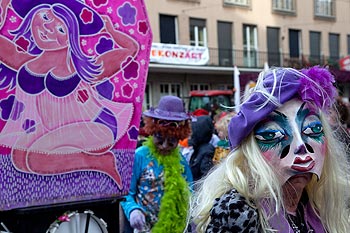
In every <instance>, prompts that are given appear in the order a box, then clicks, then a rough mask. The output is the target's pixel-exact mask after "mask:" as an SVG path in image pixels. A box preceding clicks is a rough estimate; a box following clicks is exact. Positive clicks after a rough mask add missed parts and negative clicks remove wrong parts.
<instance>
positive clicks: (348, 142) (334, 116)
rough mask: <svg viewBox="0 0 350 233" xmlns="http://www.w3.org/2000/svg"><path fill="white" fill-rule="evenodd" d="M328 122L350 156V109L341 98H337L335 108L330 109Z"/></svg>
mask: <svg viewBox="0 0 350 233" xmlns="http://www.w3.org/2000/svg"><path fill="white" fill-rule="evenodd" d="M328 120H329V123H330V126H331V128H332V130H333V133H334V135H335V137H337V138H339V139H340V141H341V142H343V143H344V145H345V147H346V148H347V150H346V151H347V153H348V154H349V153H350V151H349V148H350V136H349V132H348V129H347V122H348V121H349V108H348V106H347V104H346V103H345V102H344V101H343V100H342V99H341V98H340V97H339V98H337V100H336V102H335V103H334V106H333V108H331V109H330V113H329V116H328ZM349 159H350V158H349Z"/></svg>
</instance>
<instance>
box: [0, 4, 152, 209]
mask: <svg viewBox="0 0 350 233" xmlns="http://www.w3.org/2000/svg"><path fill="white" fill-rule="evenodd" d="M0 4H1V8H0V44H1V46H0V130H1V131H0V145H1V148H0V152H1V155H0V160H1V163H0V164H1V167H0V180H1V182H0V210H10V209H16V208H24V207H31V206H41V205H50V204H54V203H66V202H76V201H84V200H94V199H103V198H114V197H116V198H118V197H121V196H122V195H124V194H126V193H127V191H128V189H129V185H130V179H131V170H132V165H133V154H134V151H135V148H136V143H137V136H138V131H139V124H140V117H141V113H142V102H143V98H144V91H145V86H146V77H147V71H148V65H149V53H150V47H151V41H152V32H151V29H150V24H149V21H148V18H147V13H146V8H145V5H144V2H143V1H141V0H137V1H135V0H113V1H112V0H86V1H79V0H2V1H1V2H0Z"/></svg>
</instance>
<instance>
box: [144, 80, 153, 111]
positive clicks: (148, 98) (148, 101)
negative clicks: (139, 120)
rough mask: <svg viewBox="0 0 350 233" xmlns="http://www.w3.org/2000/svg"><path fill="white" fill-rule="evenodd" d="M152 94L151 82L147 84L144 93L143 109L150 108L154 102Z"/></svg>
mask: <svg viewBox="0 0 350 233" xmlns="http://www.w3.org/2000/svg"><path fill="white" fill-rule="evenodd" d="M151 94H152V91H151V87H150V85H149V84H146V87H145V95H144V98H143V104H142V109H143V110H145V109H149V108H150V107H151V106H152V102H151V99H152V96H151Z"/></svg>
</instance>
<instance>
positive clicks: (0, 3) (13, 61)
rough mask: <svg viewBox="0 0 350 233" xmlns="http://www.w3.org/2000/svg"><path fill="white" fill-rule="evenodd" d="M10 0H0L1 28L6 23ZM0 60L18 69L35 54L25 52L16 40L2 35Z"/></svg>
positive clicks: (0, 37) (0, 39)
mask: <svg viewBox="0 0 350 233" xmlns="http://www.w3.org/2000/svg"><path fill="white" fill-rule="evenodd" d="M9 2H10V0H0V30H1V29H2V28H3V26H4V25H5V20H6V14H7V9H8V6H9V4H10V3H9ZM0 45H1V46H0V62H3V63H4V64H6V65H7V66H9V67H11V68H13V69H14V70H18V69H19V67H21V66H22V65H23V64H24V63H25V62H27V61H28V60H30V59H32V58H33V56H31V55H29V54H28V53H26V52H24V51H23V50H21V49H20V47H18V46H17V45H16V44H15V43H14V42H12V41H11V40H9V39H8V38H6V37H4V36H3V35H0Z"/></svg>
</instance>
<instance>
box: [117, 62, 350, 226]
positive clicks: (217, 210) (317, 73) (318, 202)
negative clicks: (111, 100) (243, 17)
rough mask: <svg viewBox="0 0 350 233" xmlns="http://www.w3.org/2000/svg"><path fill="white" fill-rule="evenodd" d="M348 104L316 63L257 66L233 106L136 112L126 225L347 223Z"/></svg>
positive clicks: (171, 100) (166, 103)
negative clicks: (138, 124) (212, 111)
mask: <svg viewBox="0 0 350 233" xmlns="http://www.w3.org/2000/svg"><path fill="white" fill-rule="evenodd" d="M348 122H349V107H348V105H347V102H346V101H343V100H342V98H340V97H339V94H338V91H337V89H336V87H335V81H334V76H333V75H332V74H331V73H330V72H329V71H328V70H327V68H322V67H319V66H314V67H311V68H307V69H302V70H296V69H293V68H273V69H270V70H268V71H263V72H261V73H260V75H259V77H258V80H257V82H256V85H254V87H253V88H252V90H250V91H249V95H248V96H246V97H245V99H244V100H243V102H242V104H241V105H240V110H239V111H238V112H237V113H236V112H223V113H220V115H218V116H215V117H214V116H210V115H209V114H208V112H204V111H197V112H195V113H192V114H189V113H187V112H186V110H185V109H184V104H183V101H182V100H181V99H180V98H178V97H175V96H164V97H162V98H161V99H160V101H159V103H158V106H157V107H155V108H151V109H149V110H147V111H145V112H144V113H143V127H142V129H141V130H140V131H141V132H142V135H141V136H142V143H140V144H139V145H138V148H137V149H136V153H135V160H134V167H133V175H132V180H131V187H130V191H129V193H128V195H127V196H126V199H125V201H123V202H122V203H121V206H122V209H123V210H124V213H125V216H126V218H127V219H128V221H129V222H130V226H131V228H132V230H133V232H198V233H200V232H299V233H300V232H315V233H319V232H320V233H321V232H332V233H333V232H347V230H348V229H350V223H349V217H350V216H349V208H348V206H349V205H348V204H349V191H348V190H349V188H350V187H349V181H348V180H349V174H350V173H349V167H348V165H349V164H348V162H349V161H348V148H347V147H348V145H349V142H350V141H349V140H348V130H347V124H348Z"/></svg>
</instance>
